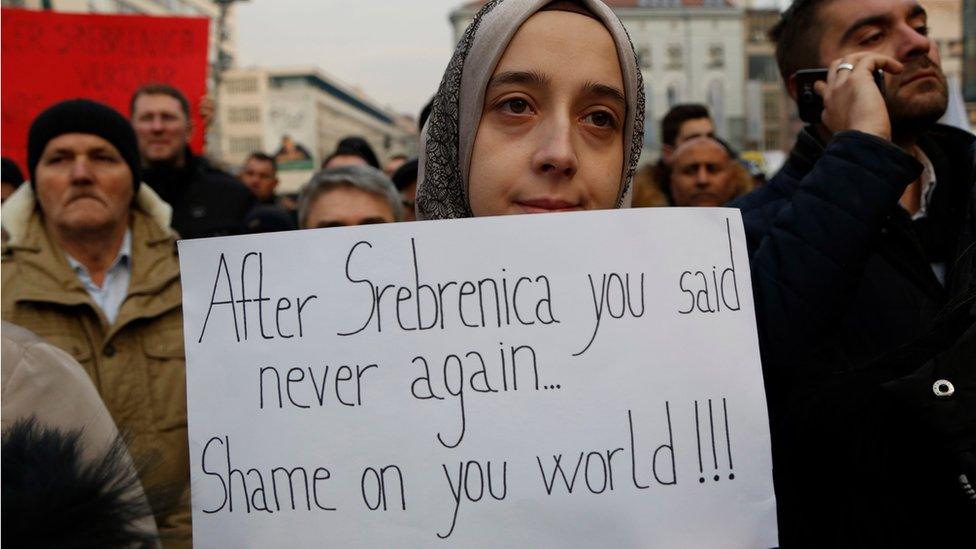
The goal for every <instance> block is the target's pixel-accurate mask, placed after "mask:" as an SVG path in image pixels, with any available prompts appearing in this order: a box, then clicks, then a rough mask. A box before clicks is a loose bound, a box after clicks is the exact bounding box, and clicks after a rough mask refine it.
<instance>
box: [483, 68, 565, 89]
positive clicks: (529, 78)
mask: <svg viewBox="0 0 976 549" xmlns="http://www.w3.org/2000/svg"><path fill="white" fill-rule="evenodd" d="M549 82H550V78H549V77H548V76H546V75H544V74H541V73H538V72H536V71H507V72H502V73H498V74H496V75H495V76H492V77H491V80H490V81H489V82H488V89H491V88H494V87H497V86H503V85H505V84H523V85H526V86H538V87H542V86H545V85H547V84H549Z"/></svg>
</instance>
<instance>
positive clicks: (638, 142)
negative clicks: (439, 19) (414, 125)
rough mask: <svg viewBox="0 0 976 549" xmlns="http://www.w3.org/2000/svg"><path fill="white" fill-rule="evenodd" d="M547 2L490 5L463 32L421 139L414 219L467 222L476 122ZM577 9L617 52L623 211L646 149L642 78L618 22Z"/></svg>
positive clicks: (588, 3)
mask: <svg viewBox="0 0 976 549" xmlns="http://www.w3.org/2000/svg"><path fill="white" fill-rule="evenodd" d="M551 1H552V0H491V1H489V2H488V3H486V4H485V5H484V7H482V8H481V10H480V11H479V12H478V13H477V15H475V17H474V21H472V22H471V24H470V25H469V26H468V28H467V29H466V30H465V31H464V35H463V36H462V37H461V41H460V42H458V45H457V48H456V49H455V50H454V56H453V57H452V58H451V62H450V64H448V66H447V70H446V71H444V78H443V80H441V84H440V88H439V89H438V90H437V95H435V96H434V101H433V108H432V110H431V114H430V118H429V119H428V120H427V124H426V125H425V126H424V129H423V131H422V132H421V143H420V148H421V152H420V169H419V175H418V178H417V216H418V219H453V218H459V217H473V213H472V212H471V205H470V203H469V202H468V198H467V194H468V184H467V181H468V168H469V167H470V165H471V151H472V150H473V148H474V139H475V136H476V134H477V132H478V125H479V124H480V122H481V114H482V108H483V104H484V97H485V88H486V87H487V85H488V80H489V79H490V78H491V75H492V73H493V72H494V70H495V66H496V65H497V64H498V61H499V60H500V59H501V57H502V55H503V54H504V53H505V50H506V49H507V48H508V44H509V42H510V41H511V40H512V37H514V36H515V33H516V32H517V31H518V29H519V27H520V26H521V25H522V23H524V22H525V21H526V20H527V19H528V18H529V17H531V16H532V15H534V14H535V13H536V12H538V11H539V10H540V9H542V8H543V7H545V6H546V5H547V4H549V3H550V2H551ZM580 3H581V4H582V5H583V6H585V7H586V9H588V10H589V11H591V12H592V13H593V15H594V16H595V17H596V18H597V19H598V20H599V21H600V22H601V23H603V26H604V27H606V28H607V30H608V31H609V32H610V35H611V36H612V37H613V41H614V44H615V45H616V47H617V57H618V59H619V61H620V72H621V73H622V75H623V81H624V88H625V90H624V93H625V95H626V99H627V116H626V122H625V124H624V156H623V158H624V166H623V169H622V172H621V174H620V193H619V195H618V198H617V207H618V208H623V207H629V206H630V199H631V180H632V179H633V177H634V171H635V170H636V169H637V161H638V160H639V159H640V153H641V148H642V147H643V142H644V83H643V78H642V76H641V71H640V68H639V67H638V65H637V55H636V54H635V53H634V46H633V44H632V43H631V41H630V36H629V35H628V34H627V31H626V30H625V29H624V26H623V24H621V22H620V20H619V19H618V18H617V16H616V14H614V13H613V11H612V10H611V9H610V8H608V7H607V6H606V4H604V3H603V2H601V1H600V0H580ZM627 135H630V136H631V138H630V140H627V139H626V136H627Z"/></svg>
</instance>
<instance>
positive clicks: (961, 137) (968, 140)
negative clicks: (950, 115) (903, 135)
mask: <svg viewBox="0 0 976 549" xmlns="http://www.w3.org/2000/svg"><path fill="white" fill-rule="evenodd" d="M919 146H920V147H921V148H922V150H925V149H926V148H927V147H933V146H935V147H938V148H939V149H940V150H941V151H942V152H943V153H945V154H946V155H947V156H948V157H949V158H951V159H952V160H954V161H955V160H957V161H959V162H965V161H968V162H970V163H972V162H974V161H976V158H974V155H976V134H973V133H971V132H967V131H966V130H963V129H960V128H956V127H953V126H947V125H945V124H936V125H935V126H934V127H933V128H932V129H931V130H930V131H928V132H926V133H925V135H924V136H923V139H921V140H920V141H919Z"/></svg>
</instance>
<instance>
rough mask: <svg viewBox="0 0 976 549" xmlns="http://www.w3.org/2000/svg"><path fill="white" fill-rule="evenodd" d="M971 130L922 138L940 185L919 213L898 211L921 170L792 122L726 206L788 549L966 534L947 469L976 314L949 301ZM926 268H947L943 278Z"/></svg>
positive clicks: (880, 145)
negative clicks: (758, 354) (742, 238)
mask: <svg viewBox="0 0 976 549" xmlns="http://www.w3.org/2000/svg"><path fill="white" fill-rule="evenodd" d="M974 141H976V137H974V136H973V135H971V134H968V133H966V132H962V131H960V130H955V129H952V128H948V127H944V126H938V127H936V128H935V129H934V130H933V131H932V132H929V133H928V134H926V136H925V137H924V138H923V139H921V140H920V141H919V146H920V147H921V148H922V150H923V151H924V152H925V154H926V156H928V157H929V159H930V160H931V161H932V164H933V166H934V168H935V172H936V180H937V182H938V183H937V186H936V190H935V191H934V193H933V195H932V198H931V201H930V203H929V207H928V217H927V218H924V219H921V220H916V221H912V220H911V219H910V217H909V216H908V214H907V213H906V212H905V211H904V210H903V209H902V208H901V207H900V206H899V205H898V200H899V198H900V197H901V195H902V193H903V192H904V190H905V188H906V186H907V185H908V184H909V183H911V182H912V181H914V180H915V179H916V178H918V176H919V175H920V174H921V172H922V166H921V164H920V163H919V162H918V161H916V160H915V159H914V157H912V156H911V155H909V154H906V153H905V152H904V151H902V150H901V149H899V148H897V147H895V146H894V145H892V144H891V143H889V142H887V141H884V140H881V139H879V138H875V137H873V136H870V135H867V134H863V133H859V132H841V133H838V134H836V135H835V136H834V138H833V139H832V140H831V142H830V143H829V145H828V146H827V147H826V148H825V147H824V146H823V145H822V144H821V143H820V141H819V140H818V139H817V138H816V137H814V135H813V133H812V132H810V131H809V130H807V131H804V132H803V133H801V134H800V136H799V138H798V140H797V144H796V146H795V148H794V150H793V152H792V153H791V155H790V158H789V160H788V162H787V164H786V166H785V167H784V168H783V170H782V171H781V172H780V173H778V174H777V175H776V177H774V178H773V179H772V180H771V181H770V183H769V184H768V185H767V186H765V187H764V188H762V189H760V190H758V191H756V192H754V193H752V194H750V195H747V196H745V197H743V198H742V199H740V200H738V201H737V202H736V203H734V204H733V205H735V206H738V207H740V208H741V209H742V211H743V219H744V222H745V227H746V234H747V238H748V241H749V248H750V255H751V266H752V274H753V286H754V292H755V300H756V313H757V317H758V318H757V319H758V322H759V332H760V343H761V347H762V353H763V367H764V372H765V377H766V388H767V395H768V398H769V404H770V416H771V425H772V431H773V462H774V468H775V471H774V477H775V481H776V490H777V500H778V504H779V514H780V528H781V542H782V544H783V546H784V547H797V546H807V547H838V546H879V547H880V546H886V547H892V546H919V547H921V546H933V544H934V545H937V546H942V547H952V546H956V545H963V544H964V541H963V540H964V539H966V538H965V535H966V534H969V535H970V536H972V535H973V526H972V525H973V524H976V522H973V518H972V517H976V504H973V503H971V502H968V501H966V499H965V497H964V492H963V490H962V489H961V487H960V486H959V482H958V480H957V478H958V475H959V474H960V473H961V472H963V469H964V468H965V466H964V465H963V464H961V461H965V460H966V459H967V457H966V456H967V454H966V452H967V450H966V448H969V451H970V453H969V454H968V456H970V458H971V456H972V453H971V450H972V437H973V433H974V431H976V429H974V420H976V408H974V402H976V401H974V393H976V387H974V382H976V350H974V347H973V345H974V341H973V337H974V330H973V328H972V327H973V324H974V320H976V310H970V308H967V307H966V306H964V305H961V304H965V303H969V301H972V300H973V299H974V297H973V296H974V295H976V294H974V293H973V292H974V288H976V287H974V286H973V278H974V272H976V246H974V234H976V230H974V229H973V223H976V217H974V216H976V211H974V210H976V195H974V194H973V176H974V175H973V171H972V167H973V162H974V159H973V154H974V152H973V146H974ZM932 264H945V266H946V269H947V272H948V275H947V279H946V285H943V284H942V283H940V282H939V280H938V279H937V277H936V276H935V274H934V273H933V270H932ZM967 338H968V339H967ZM940 376H951V377H952V378H953V379H954V386H955V389H956V392H955V393H954V395H953V396H952V397H937V396H935V394H934V392H933V383H934V382H935V381H936V380H937V379H941V377H940ZM967 517H969V518H967ZM963 528H966V529H967V530H969V531H968V532H964V530H963ZM972 539H973V538H972V537H969V538H968V541H971V540H972Z"/></svg>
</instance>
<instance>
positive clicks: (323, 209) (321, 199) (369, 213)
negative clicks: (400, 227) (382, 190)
mask: <svg viewBox="0 0 976 549" xmlns="http://www.w3.org/2000/svg"><path fill="white" fill-rule="evenodd" d="M394 221H396V217H395V215H394V213H393V210H392V209H391V208H390V203H389V202H388V201H387V200H386V199H385V198H384V197H382V196H380V195H378V194H374V193H371V192H367V191H363V190H360V189H357V188H356V187H353V186H351V185H350V186H347V187H337V188H335V189H331V190H328V191H325V192H324V193H322V194H320V195H318V197H316V198H315V201H314V202H312V205H311V207H309V210H308V214H307V216H306V219H305V223H304V226H303V227H302V228H303V229H321V228H324V227H349V226H353V225H373V224H376V223H393V222H394Z"/></svg>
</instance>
